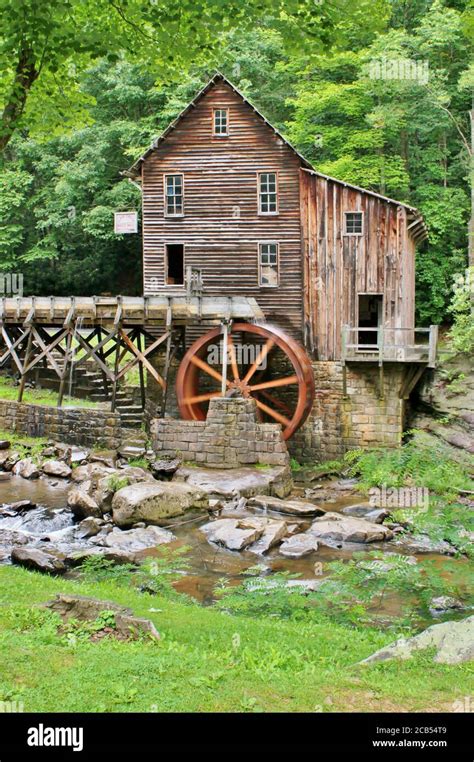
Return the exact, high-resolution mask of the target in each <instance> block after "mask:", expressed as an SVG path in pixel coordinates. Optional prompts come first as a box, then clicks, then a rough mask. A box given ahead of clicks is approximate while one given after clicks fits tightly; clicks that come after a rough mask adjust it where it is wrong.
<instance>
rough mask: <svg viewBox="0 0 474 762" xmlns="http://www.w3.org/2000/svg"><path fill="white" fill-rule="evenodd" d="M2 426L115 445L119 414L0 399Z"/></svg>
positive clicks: (31, 433)
mask: <svg viewBox="0 0 474 762" xmlns="http://www.w3.org/2000/svg"><path fill="white" fill-rule="evenodd" d="M0 429H2V430H3V431H7V432H12V433H16V434H25V435H26V436H32V437H47V438H48V439H54V440H57V441H59V442H65V443H67V444H77V445H82V446H85V447H93V446H96V445H98V446H100V447H106V448H110V449H116V448H117V447H119V445H120V439H121V428H120V415H119V414H118V413H111V412H109V411H107V410H94V409H91V408H74V409H73V408H55V407H49V406H47V405H31V404H27V403H24V402H9V401H7V400H0Z"/></svg>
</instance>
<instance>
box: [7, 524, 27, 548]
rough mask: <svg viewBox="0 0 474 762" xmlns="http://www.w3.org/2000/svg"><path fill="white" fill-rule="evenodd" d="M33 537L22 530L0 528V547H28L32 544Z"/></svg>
mask: <svg viewBox="0 0 474 762" xmlns="http://www.w3.org/2000/svg"><path fill="white" fill-rule="evenodd" d="M31 539H32V537H31V535H30V534H29V533H28V532H23V531H22V530H21V529H7V528H3V527H2V528H0V545H4V546H6V547H11V546H12V545H27V544H28V543H29V542H31Z"/></svg>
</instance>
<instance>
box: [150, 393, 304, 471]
mask: <svg viewBox="0 0 474 762" xmlns="http://www.w3.org/2000/svg"><path fill="white" fill-rule="evenodd" d="M151 437H152V447H153V449H154V450H155V452H156V453H157V454H158V455H166V456H169V455H170V456H174V455H176V453H179V455H180V456H181V457H182V458H183V459H184V460H185V461H191V462H195V463H199V464H202V465H206V466H209V467H212V468H233V467H237V466H241V465H256V464H260V465H272V466H286V465H287V464H288V463H289V455H288V450H287V447H286V443H285V441H284V440H283V437H282V434H281V427H280V426H279V425H278V424H273V423H258V422H257V418H256V406H255V402H254V401H253V400H252V399H240V398H239V399H237V398H226V397H222V398H216V399H213V400H211V402H210V405H209V413H208V416H207V420H206V421H181V420H176V419H174V418H164V419H163V418H156V419H154V420H153V421H152V423H151Z"/></svg>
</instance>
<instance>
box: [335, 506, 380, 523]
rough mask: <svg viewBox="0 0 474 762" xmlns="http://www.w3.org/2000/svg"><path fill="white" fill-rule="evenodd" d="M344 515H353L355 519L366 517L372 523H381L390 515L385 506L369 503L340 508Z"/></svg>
mask: <svg viewBox="0 0 474 762" xmlns="http://www.w3.org/2000/svg"><path fill="white" fill-rule="evenodd" d="M342 513H343V514H344V515H345V516H354V518H357V519H367V521H373V522H374V524H382V523H383V521H384V520H385V519H387V518H388V517H389V516H390V511H387V510H386V509H385V508H375V507H374V506H373V505H370V503H358V504H357V505H348V506H346V507H345V508H343V509H342Z"/></svg>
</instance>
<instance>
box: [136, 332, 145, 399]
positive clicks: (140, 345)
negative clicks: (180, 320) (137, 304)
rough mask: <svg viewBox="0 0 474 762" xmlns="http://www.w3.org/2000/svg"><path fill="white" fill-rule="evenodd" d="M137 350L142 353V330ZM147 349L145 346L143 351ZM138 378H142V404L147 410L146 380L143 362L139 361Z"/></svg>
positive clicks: (138, 338)
mask: <svg viewBox="0 0 474 762" xmlns="http://www.w3.org/2000/svg"><path fill="white" fill-rule="evenodd" d="M137 348H138V351H139V352H141V351H142V334H141V330H140V328H138V329H137ZM144 348H145V347H144V346H143V349H144ZM138 376H139V378H140V395H141V403H142V410H145V402H146V395H145V378H144V374H143V362H142V361H141V360H138Z"/></svg>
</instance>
